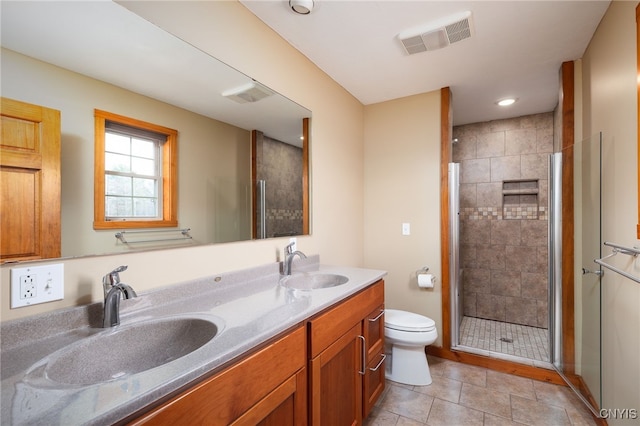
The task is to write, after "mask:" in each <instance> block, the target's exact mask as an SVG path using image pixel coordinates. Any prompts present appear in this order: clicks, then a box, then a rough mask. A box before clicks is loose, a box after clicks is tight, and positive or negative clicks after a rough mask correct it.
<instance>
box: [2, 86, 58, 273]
mask: <svg viewBox="0 0 640 426" xmlns="http://www.w3.org/2000/svg"><path fill="white" fill-rule="evenodd" d="M0 115H1V118H2V124H1V126H2V139H1V140H0V234H1V235H2V239H1V243H0V244H1V246H0V262H6V261H14V260H30V259H50V258H56V257H60V112H59V111H56V110H54V109H50V108H45V107H42V106H39V105H32V104H27V103H24V102H19V101H14V100H11V99H7V98H2V108H1V113H0Z"/></svg>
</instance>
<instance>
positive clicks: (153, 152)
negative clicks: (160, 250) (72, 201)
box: [105, 130, 162, 219]
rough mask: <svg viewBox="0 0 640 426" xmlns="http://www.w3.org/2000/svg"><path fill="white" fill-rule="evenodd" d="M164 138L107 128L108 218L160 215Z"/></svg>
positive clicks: (106, 207) (140, 217)
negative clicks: (130, 133) (153, 137)
mask: <svg viewBox="0 0 640 426" xmlns="http://www.w3.org/2000/svg"><path fill="white" fill-rule="evenodd" d="M160 153H161V141H158V140H150V139H143V138H140V137H135V136H131V135H126V134H124V133H123V132H122V131H119V132H118V133H114V132H112V131H109V130H107V131H106V132H105V216H106V219H123V218H131V219H158V218H160V216H161V214H160V212H161V209H162V185H161V182H162V173H161V155H160Z"/></svg>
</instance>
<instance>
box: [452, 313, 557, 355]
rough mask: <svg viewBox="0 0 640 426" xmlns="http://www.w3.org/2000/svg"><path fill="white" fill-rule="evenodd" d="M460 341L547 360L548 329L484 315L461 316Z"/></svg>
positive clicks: (505, 352) (495, 350) (476, 346)
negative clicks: (488, 317) (482, 316)
mask: <svg viewBox="0 0 640 426" xmlns="http://www.w3.org/2000/svg"><path fill="white" fill-rule="evenodd" d="M460 344H461V345H463V346H469V347H472V348H476V349H482V350H487V351H491V352H498V353H502V354H507V355H513V356H518V357H523V358H528V359H534V360H537V361H545V362H548V361H549V331H548V330H547V329H545V328H538V327H530V326H526V325H519V324H511V323H508V322H501V321H493V320H487V319H483V318H474V317H463V318H462V322H461V324H460Z"/></svg>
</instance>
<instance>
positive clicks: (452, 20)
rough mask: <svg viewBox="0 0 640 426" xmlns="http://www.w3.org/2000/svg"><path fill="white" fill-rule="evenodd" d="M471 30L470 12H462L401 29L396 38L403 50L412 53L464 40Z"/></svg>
mask: <svg viewBox="0 0 640 426" xmlns="http://www.w3.org/2000/svg"><path fill="white" fill-rule="evenodd" d="M472 30H473V26H472V22H471V12H462V13H458V14H456V15H452V16H449V17H446V18H442V19H438V20H437V21H433V22H430V23H428V24H425V25H422V26H420V27H415V28H411V29H409V30H406V31H403V32H401V33H400V34H398V38H399V39H400V41H401V42H402V46H403V47H404V49H405V51H406V52H407V53H408V54H409V55H413V54H416V53H420V52H427V51H430V50H437V49H442V48H443V47H447V46H449V45H450V44H453V43H457V42H459V41H462V40H465V39H467V38H469V37H471V34H472Z"/></svg>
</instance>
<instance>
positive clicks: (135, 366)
mask: <svg viewBox="0 0 640 426" xmlns="http://www.w3.org/2000/svg"><path fill="white" fill-rule="evenodd" d="M221 329H222V327H219V326H218V324H216V323H215V322H213V321H209V320H207V319H201V318H193V317H174V318H162V319H158V320H151V321H145V322H141V323H137V324H135V323H134V324H131V325H122V326H119V327H118V328H115V329H113V330H110V329H105V332H102V333H98V334H96V335H93V336H91V337H87V338H84V339H82V340H80V341H78V342H76V343H73V344H71V345H69V346H67V347H65V348H63V349H60V350H59V351H57V352H55V353H54V354H53V355H52V356H51V358H50V359H49V360H48V361H47V363H46V365H45V369H44V374H45V375H46V377H47V378H48V379H49V380H51V381H54V382H57V383H64V384H71V385H93V384H98V383H103V382H107V381H110V380H115V379H118V378H120V377H124V376H128V375H131V374H136V373H140V372H143V371H146V370H150V369H152V368H155V367H159V366H161V365H164V364H167V363H169V362H171V361H174V360H176V359H178V358H181V357H183V356H185V355H187V354H189V353H191V352H193V351H195V350H196V349H198V348H200V347H202V346H203V345H205V344H206V343H208V342H209V341H211V339H213V338H214V337H215V336H216V334H218V333H219V332H220V331H221Z"/></svg>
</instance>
